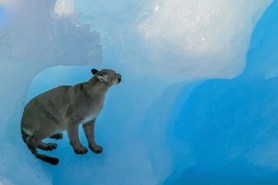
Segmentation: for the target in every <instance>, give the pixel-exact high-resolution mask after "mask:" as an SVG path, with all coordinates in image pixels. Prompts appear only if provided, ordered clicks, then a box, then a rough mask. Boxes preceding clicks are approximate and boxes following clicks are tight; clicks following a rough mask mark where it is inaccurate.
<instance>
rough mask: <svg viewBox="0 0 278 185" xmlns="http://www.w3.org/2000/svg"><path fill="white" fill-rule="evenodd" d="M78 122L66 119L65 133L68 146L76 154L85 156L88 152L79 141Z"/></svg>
mask: <svg viewBox="0 0 278 185" xmlns="http://www.w3.org/2000/svg"><path fill="white" fill-rule="evenodd" d="M78 126H79V122H78V121H77V120H70V119H67V132H68V136H69V140H70V144H71V146H72V148H73V150H74V152H75V153H76V154H85V153H87V152H88V150H87V148H86V147H85V146H83V145H82V144H81V143H80V141H79V133H78Z"/></svg>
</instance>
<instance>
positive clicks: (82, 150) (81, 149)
mask: <svg viewBox="0 0 278 185" xmlns="http://www.w3.org/2000/svg"><path fill="white" fill-rule="evenodd" d="M73 150H74V152H75V153H76V154H86V153H87V152H88V149H87V148H86V147H85V146H82V145H80V146H78V147H73Z"/></svg>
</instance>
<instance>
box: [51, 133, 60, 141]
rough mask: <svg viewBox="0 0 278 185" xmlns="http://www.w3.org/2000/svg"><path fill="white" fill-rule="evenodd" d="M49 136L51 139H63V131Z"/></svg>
mask: <svg viewBox="0 0 278 185" xmlns="http://www.w3.org/2000/svg"><path fill="white" fill-rule="evenodd" d="M49 138H51V139H57V140H58V139H63V133H58V134H54V135H52V136H50V137H49Z"/></svg>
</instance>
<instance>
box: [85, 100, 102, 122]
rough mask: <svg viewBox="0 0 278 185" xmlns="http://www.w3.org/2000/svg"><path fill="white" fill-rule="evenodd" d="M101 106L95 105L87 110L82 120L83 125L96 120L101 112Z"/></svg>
mask: <svg viewBox="0 0 278 185" xmlns="http://www.w3.org/2000/svg"><path fill="white" fill-rule="evenodd" d="M102 106H103V105H102V104H97V105H94V106H92V107H90V108H89V109H88V112H87V114H86V115H85V116H84V119H83V120H82V122H83V123H86V122H89V121H93V120H94V119H96V118H97V116H98V115H99V113H100V111H101V110H102Z"/></svg>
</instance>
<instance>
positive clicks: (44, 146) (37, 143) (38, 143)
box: [26, 134, 57, 151]
mask: <svg viewBox="0 0 278 185" xmlns="http://www.w3.org/2000/svg"><path fill="white" fill-rule="evenodd" d="M26 142H27V144H29V145H31V146H34V147H36V148H39V149H41V150H50V151H51V150H55V149H56V148H57V144H56V143H44V142H42V139H40V138H37V137H36V134H34V135H32V136H29V137H27V138H26Z"/></svg>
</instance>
